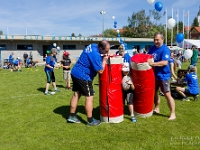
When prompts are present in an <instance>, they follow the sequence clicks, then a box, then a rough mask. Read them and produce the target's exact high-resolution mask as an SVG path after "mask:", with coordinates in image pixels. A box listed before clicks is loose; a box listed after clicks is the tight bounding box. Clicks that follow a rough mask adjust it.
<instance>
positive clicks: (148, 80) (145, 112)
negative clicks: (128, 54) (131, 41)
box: [131, 54, 155, 118]
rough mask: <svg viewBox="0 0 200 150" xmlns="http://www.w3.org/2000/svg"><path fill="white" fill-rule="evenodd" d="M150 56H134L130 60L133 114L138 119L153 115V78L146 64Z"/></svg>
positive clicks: (151, 70)
mask: <svg viewBox="0 0 200 150" xmlns="http://www.w3.org/2000/svg"><path fill="white" fill-rule="evenodd" d="M148 59H153V58H152V55H148V54H136V55H134V56H133V57H132V58H131V75H132V79H133V82H134V86H135V90H134V100H133V104H134V113H135V115H136V116H138V117H144V118H145V117H149V116H151V115H152V114H153V105H154V92H155V76H154V71H153V68H152V67H151V66H149V64H148Z"/></svg>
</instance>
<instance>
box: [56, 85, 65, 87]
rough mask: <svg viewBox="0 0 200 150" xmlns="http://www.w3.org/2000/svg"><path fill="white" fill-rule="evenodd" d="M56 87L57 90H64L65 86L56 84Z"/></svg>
mask: <svg viewBox="0 0 200 150" xmlns="http://www.w3.org/2000/svg"><path fill="white" fill-rule="evenodd" d="M56 87H59V88H65V86H63V85H59V84H57V85H56Z"/></svg>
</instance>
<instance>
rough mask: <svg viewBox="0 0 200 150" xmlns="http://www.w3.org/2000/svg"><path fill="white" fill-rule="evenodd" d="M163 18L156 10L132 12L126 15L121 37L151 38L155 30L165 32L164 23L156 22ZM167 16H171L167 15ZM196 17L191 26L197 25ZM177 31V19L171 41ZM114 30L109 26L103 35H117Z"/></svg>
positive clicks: (163, 15) (168, 39) (169, 35)
mask: <svg viewBox="0 0 200 150" xmlns="http://www.w3.org/2000/svg"><path fill="white" fill-rule="evenodd" d="M163 17H164V18H165V17H166V16H165V13H164V14H160V13H159V12H157V11H156V10H149V12H146V11H145V10H144V9H142V10H140V11H139V12H133V14H132V15H131V16H130V17H128V19H127V22H128V25H126V26H124V27H123V30H122V32H121V33H120V36H121V37H130V38H153V35H154V33H155V32H158V31H159V32H163V33H164V34H166V33H165V31H166V30H165V28H166V25H165V24H158V21H160V20H161V19H163ZM168 18H171V17H170V16H168ZM198 25H199V24H198V20H197V17H195V18H194V20H193V23H192V26H198ZM177 26H178V28H177ZM177 31H178V33H179V32H183V22H182V21H179V22H178V23H176V25H175V27H174V28H173V42H175V37H176V34H177ZM117 34H118V33H117V32H116V30H114V29H112V28H110V29H106V30H105V31H104V37H117ZM185 37H187V33H186V32H185ZM170 42H171V30H170V29H168V30H167V43H170Z"/></svg>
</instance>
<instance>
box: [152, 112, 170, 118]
mask: <svg viewBox="0 0 200 150" xmlns="http://www.w3.org/2000/svg"><path fill="white" fill-rule="evenodd" d="M153 115H154V116H161V117H167V118H169V116H167V115H164V114H161V113H153Z"/></svg>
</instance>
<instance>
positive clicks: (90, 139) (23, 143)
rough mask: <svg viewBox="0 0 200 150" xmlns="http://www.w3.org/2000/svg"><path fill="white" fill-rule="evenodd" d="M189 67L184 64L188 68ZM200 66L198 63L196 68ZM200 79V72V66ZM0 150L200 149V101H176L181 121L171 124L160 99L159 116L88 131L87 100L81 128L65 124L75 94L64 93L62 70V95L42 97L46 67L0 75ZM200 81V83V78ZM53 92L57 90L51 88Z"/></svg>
mask: <svg viewBox="0 0 200 150" xmlns="http://www.w3.org/2000/svg"><path fill="white" fill-rule="evenodd" d="M187 66H188V63H185V64H184V65H183V68H186V67H187ZM198 66H199V63H198ZM198 70H199V73H198V74H200V67H199V69H198ZM0 75H1V77H0V81H1V82H0V84H1V86H0V150H73V149H77V150H79V149H80V150H86V149H89V150H90V149H95V150H96V149H98V150H132V149H135V150H180V149H185V150H190V149H191V150H194V149H199V147H200V127H199V125H200V119H199V118H200V117H199V114H200V109H199V108H200V102H199V101H198V102H193V101H191V102H182V101H180V100H176V101H175V102H176V115H177V119H176V120H174V121H168V120H167V118H168V115H169V109H168V107H167V104H166V100H165V98H164V97H161V114H160V115H153V116H152V117H150V118H146V119H144V118H138V119H137V120H138V121H137V123H132V122H131V121H130V120H129V115H128V110H127V106H125V115H124V121H123V122H121V123H119V124H107V123H102V124H101V125H100V126H95V127H89V126H86V121H87V118H86V115H85V109H84V97H82V98H81V99H80V101H79V106H78V109H77V111H78V114H79V116H80V117H81V118H82V123H81V124H70V123H67V117H68V115H69V104H70V99H71V96H72V91H70V90H65V88H64V83H63V78H62V70H61V69H58V70H55V76H56V81H57V86H58V88H59V89H60V90H62V91H61V92H60V93H56V94H55V95H51V96H44V95H43V92H44V89H45V84H46V76H45V73H44V71H43V67H37V68H33V69H25V68H23V69H22V72H10V71H9V70H7V69H1V70H0ZM97 79H98V78H97V77H96V78H95V80H94V90H95V92H96V94H95V99H94V111H93V114H94V117H95V118H97V119H99V116H100V112H99V92H98V90H99V89H98V80H97ZM199 79H200V78H199ZM50 90H53V88H52V86H51V88H50Z"/></svg>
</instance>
